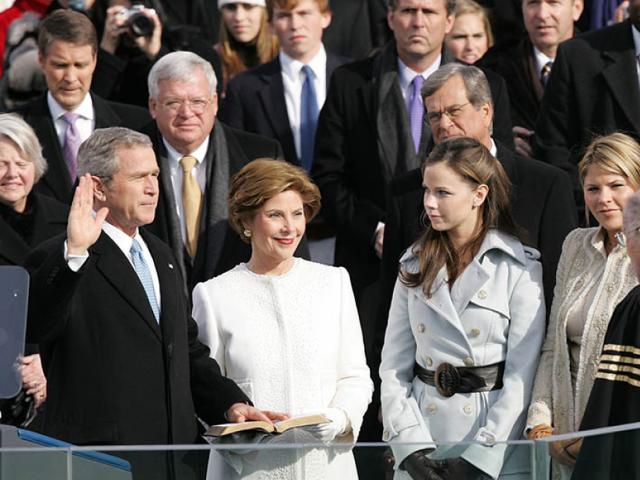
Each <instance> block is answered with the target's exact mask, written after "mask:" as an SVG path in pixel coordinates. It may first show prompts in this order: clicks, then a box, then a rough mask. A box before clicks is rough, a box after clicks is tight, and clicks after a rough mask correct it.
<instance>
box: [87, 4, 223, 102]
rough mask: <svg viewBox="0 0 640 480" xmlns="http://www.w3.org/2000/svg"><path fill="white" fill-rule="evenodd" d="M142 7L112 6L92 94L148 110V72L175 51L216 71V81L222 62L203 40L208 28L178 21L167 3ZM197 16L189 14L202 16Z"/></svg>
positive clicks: (194, 12)
mask: <svg viewBox="0 0 640 480" xmlns="http://www.w3.org/2000/svg"><path fill="white" fill-rule="evenodd" d="M116 3H117V5H116ZM138 3H141V2H137V3H136V4H131V3H130V2H129V1H128V0H118V1H116V0H111V1H110V4H111V5H110V6H109V8H107V9H106V20H105V23H104V30H103V33H102V39H101V42H100V49H99V51H98V64H97V66H96V73H95V75H94V77H93V83H92V84H91V90H92V91H93V92H95V93H97V94H99V95H100V96H102V97H105V98H107V99H109V100H113V101H117V102H123V103H128V104H132V105H138V106H141V107H145V108H146V107H147V103H148V92H147V88H146V84H147V80H146V79H147V75H148V74H149V70H151V67H152V66H153V64H154V63H155V62H156V60H158V59H159V58H160V57H162V56H163V55H166V54H167V53H169V52H173V51H176V50H186V51H190V52H194V53H196V54H198V55H200V56H201V57H203V58H204V59H206V60H207V61H209V62H210V63H211V64H212V65H213V68H214V71H215V72H216V75H221V74H222V68H221V63H220V58H219V57H218V55H217V54H216V52H215V51H214V49H213V47H212V45H213V43H212V42H210V41H209V40H208V39H207V38H206V37H205V35H204V32H205V30H206V28H205V25H199V24H198V23H197V22H196V23H194V22H191V23H184V22H187V21H188V18H189V16H188V15H186V16H185V15H182V16H181V15H177V13H176V12H175V11H174V8H173V7H172V6H171V5H170V4H168V3H167V2H163V1H160V0H146V1H145V2H144V5H142V4H138ZM195 3H198V2H194V5H195ZM194 8H195V7H194V6H192V8H191V10H194ZM195 10H196V11H193V12H191V14H193V15H195V14H196V13H197V12H202V9H195ZM183 13H184V12H183ZM201 17H203V18H201V21H204V19H205V18H208V16H207V15H204V14H203V15H201Z"/></svg>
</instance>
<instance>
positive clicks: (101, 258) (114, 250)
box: [90, 232, 161, 340]
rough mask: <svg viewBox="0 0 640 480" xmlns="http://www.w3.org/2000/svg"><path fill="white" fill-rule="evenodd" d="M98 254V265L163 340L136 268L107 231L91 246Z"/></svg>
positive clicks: (93, 251)
mask: <svg viewBox="0 0 640 480" xmlns="http://www.w3.org/2000/svg"><path fill="white" fill-rule="evenodd" d="M90 250H91V253H92V254H96V255H97V256H98V259H97V260H96V267H97V268H98V270H100V272H101V273H102V274H103V275H104V277H105V278H106V279H107V281H108V282H109V283H111V285H112V287H113V288H114V290H116V291H117V292H118V293H119V294H120V295H121V296H122V297H123V298H124V299H125V301H127V303H129V304H130V305H131V306H132V307H133V309H134V310H136V311H137V312H138V313H139V314H140V317H142V319H143V321H144V322H145V323H146V324H147V325H148V327H149V328H150V329H151V330H152V331H153V334H154V335H155V336H156V337H157V338H158V340H161V335H160V328H159V326H158V322H156V318H155V316H154V315H153V311H152V310H151V306H150V305H149V300H148V299H147V294H146V293H145V291H144V288H143V286H142V283H140V279H139V278H138V275H137V274H136V272H135V270H134V269H133V267H132V266H131V263H129V260H128V259H127V258H126V257H125V256H124V254H123V253H122V252H121V251H120V249H119V248H118V247H117V245H116V244H115V243H113V241H112V240H111V239H110V238H109V236H108V235H107V234H106V233H104V232H103V233H102V234H101V235H100V238H99V239H98V241H97V242H96V243H95V244H94V245H93V247H91V248H90Z"/></svg>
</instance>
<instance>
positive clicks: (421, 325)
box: [418, 323, 424, 333]
mask: <svg viewBox="0 0 640 480" xmlns="http://www.w3.org/2000/svg"><path fill="white" fill-rule="evenodd" d="M418 332H419V333H424V323H419V324H418Z"/></svg>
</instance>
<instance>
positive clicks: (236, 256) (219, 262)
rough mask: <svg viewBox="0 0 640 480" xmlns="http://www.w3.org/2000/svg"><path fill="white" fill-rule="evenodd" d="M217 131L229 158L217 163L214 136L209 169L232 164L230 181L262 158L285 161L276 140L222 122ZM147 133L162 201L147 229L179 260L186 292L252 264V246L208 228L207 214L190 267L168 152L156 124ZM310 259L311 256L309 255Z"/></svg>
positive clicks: (231, 233) (229, 232)
mask: <svg viewBox="0 0 640 480" xmlns="http://www.w3.org/2000/svg"><path fill="white" fill-rule="evenodd" d="M214 128H222V129H223V132H224V135H225V138H226V140H227V149H228V152H229V158H225V159H215V160H214V146H213V143H214V142H213V138H214V137H213V135H212V136H211V141H210V142H209V150H208V152H207V161H208V162H209V165H211V163H212V162H213V161H225V162H228V163H229V178H231V176H233V175H234V174H235V173H237V172H238V171H239V170H240V169H241V168H242V167H244V166H245V165H246V164H247V163H249V162H250V161H251V160H254V159H256V158H260V157H267V158H282V149H281V148H280V145H279V144H278V142H276V141H275V140H271V139H269V138H265V137H262V136H259V135H254V134H251V133H245V132H241V131H239V130H235V129H233V128H229V127H227V126H226V125H224V124H223V123H222V122H219V121H217V122H216V126H215V127H214ZM145 132H146V133H147V134H148V135H149V136H150V137H151V139H152V141H153V145H154V150H155V152H156V156H157V158H158V164H159V165H160V197H159V199H158V208H157V210H156V217H155V220H154V221H153V223H152V224H151V225H149V226H148V227H147V228H148V230H150V231H151V232H153V233H154V234H155V235H157V236H158V237H160V238H161V239H162V240H164V241H165V242H166V243H167V244H168V245H169V246H170V247H171V250H172V251H173V253H174V255H175V257H176V258H177V259H178V262H179V265H180V266H181V270H182V271H183V272H184V274H186V276H185V279H186V285H185V290H186V291H187V292H189V294H190V293H191V290H192V289H193V287H194V286H195V284H196V283H198V282H203V281H205V280H208V279H210V278H212V277H214V276H216V275H220V274H221V273H224V272H226V271H227V270H230V269H232V268H233V267H235V266H236V265H237V264H238V263H240V262H244V261H247V260H249V257H250V256H251V248H250V246H249V245H248V244H247V243H245V242H243V241H242V239H241V238H240V236H239V235H238V234H237V233H236V232H235V231H234V230H233V229H232V228H231V227H230V226H229V224H228V223H226V224H225V225H224V228H211V229H210V228H209V222H208V219H207V218H206V211H205V213H204V214H203V215H202V224H201V225H202V226H203V227H201V230H200V237H199V240H198V251H197V253H196V257H195V259H194V261H193V264H192V263H191V260H190V259H189V257H188V255H187V254H186V253H185V251H184V242H183V240H182V235H181V234H180V235H178V234H177V233H178V232H179V229H176V228H175V225H179V220H178V217H177V214H176V209H175V201H174V194H173V187H172V184H171V175H170V173H169V169H168V163H167V162H168V159H167V151H166V148H165V146H164V142H163V141H162V135H161V134H160V132H159V131H158V129H157V127H156V124H155V123H152V124H150V125H148V126H147V128H145ZM209 171H210V172H211V173H210V176H209V178H208V179H207V189H206V192H205V205H208V204H209V200H208V198H209V196H210V195H211V194H212V188H211V187H210V186H211V185H212V183H213V168H210V169H209ZM307 256H308V255H307Z"/></svg>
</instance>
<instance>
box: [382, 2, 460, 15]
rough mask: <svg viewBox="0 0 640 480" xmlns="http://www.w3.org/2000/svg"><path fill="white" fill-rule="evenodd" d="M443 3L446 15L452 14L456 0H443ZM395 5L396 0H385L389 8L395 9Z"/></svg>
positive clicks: (396, 4)
mask: <svg viewBox="0 0 640 480" xmlns="http://www.w3.org/2000/svg"><path fill="white" fill-rule="evenodd" d="M444 5H445V7H447V15H452V14H453V12H454V11H455V9H456V0H444ZM397 6H398V0H387V8H388V9H389V10H395V9H396V7H397Z"/></svg>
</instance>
